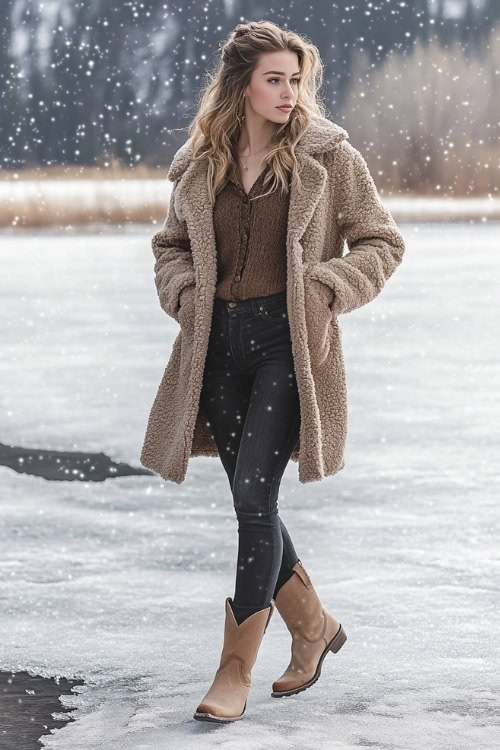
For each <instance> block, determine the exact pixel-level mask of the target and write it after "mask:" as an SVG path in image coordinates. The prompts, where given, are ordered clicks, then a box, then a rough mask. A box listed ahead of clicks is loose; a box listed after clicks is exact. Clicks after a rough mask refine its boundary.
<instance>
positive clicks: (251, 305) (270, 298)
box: [214, 290, 286, 312]
mask: <svg viewBox="0 0 500 750" xmlns="http://www.w3.org/2000/svg"><path fill="white" fill-rule="evenodd" d="M279 301H286V290H284V291H283V292H277V293H276V294H268V295H266V296H265V297H249V298H248V299H240V300H235V301H234V302H231V301H230V300H225V299H222V298H221V297H215V298H214V309H216V310H221V311H225V310H227V311H228V312H246V311H252V310H255V308H256V307H258V306H259V305H266V304H267V303H270V302H279Z"/></svg>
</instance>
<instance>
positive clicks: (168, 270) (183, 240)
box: [151, 180, 195, 322]
mask: <svg viewBox="0 0 500 750" xmlns="http://www.w3.org/2000/svg"><path fill="white" fill-rule="evenodd" d="M178 181H179V180H177V181H176V182H175V183H174V185H173V187H172V192H171V194H170V203H169V207H168V213H167V218H166V219H165V223H164V225H163V229H162V230H161V231H160V232H156V234H155V235H153V237H152V240H151V245H152V248H153V254H154V257H155V260H156V262H155V265H154V273H155V285H156V290H157V292H158V297H159V299H160V305H161V307H162V308H163V309H164V310H165V312H166V313H167V314H168V315H170V317H172V318H174V320H176V321H177V322H179V321H178V312H179V307H180V295H181V292H182V291H183V289H185V288H186V287H188V286H191V285H193V286H194V285H195V271H194V266H193V257H192V254H191V242H190V239H189V235H188V232H187V227H186V223H185V222H184V221H183V222H180V221H179V220H178V218H177V216H176V214H175V211H174V199H175V189H176V187H177V183H178Z"/></svg>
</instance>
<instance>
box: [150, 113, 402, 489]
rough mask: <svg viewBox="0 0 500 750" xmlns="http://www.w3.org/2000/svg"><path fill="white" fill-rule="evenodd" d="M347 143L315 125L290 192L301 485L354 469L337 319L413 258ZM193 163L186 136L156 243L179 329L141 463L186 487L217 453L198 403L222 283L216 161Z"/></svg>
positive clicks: (163, 290) (165, 296)
mask: <svg viewBox="0 0 500 750" xmlns="http://www.w3.org/2000/svg"><path fill="white" fill-rule="evenodd" d="M348 137H349V136H348V133H347V132H346V131H345V130H344V129H343V128H341V127H340V126H338V125H336V124H335V123H333V122H331V121H330V120H328V119H325V118H322V117H317V116H313V118H312V121H311V123H310V125H309V126H308V127H307V129H306V131H305V132H304V134H303V135H302V137H301V139H300V140H299V142H298V143H297V144H296V146H295V155H296V158H297V162H298V166H299V169H300V176H301V179H302V182H303V189H302V192H300V190H299V189H297V188H295V187H293V186H292V187H291V191H290V204H289V213H288V229H287V306H288V320H289V324H290V335H291V342H292V353H293V358H294V366H295V374H296V378H297V386H298V391H299V397H300V411H301V426H300V436H299V439H298V441H297V443H296V445H295V447H294V449H293V452H292V454H291V460H292V461H294V462H297V461H298V464H299V465H298V472H299V481H300V482H302V483H305V482H314V481H318V480H321V479H323V478H324V477H327V476H330V475H333V474H335V473H336V472H337V471H340V470H341V469H343V468H344V464H345V462H344V448H345V443H346V437H347V389H346V377H345V369H344V359H343V354H342V343H341V330H340V326H339V322H338V319H337V317H338V316H339V315H340V314H342V313H348V312H350V311H351V310H355V309H356V308H359V307H361V306H362V305H365V304H366V303H367V302H370V300H372V299H373V298H374V297H376V296H377V295H378V294H379V292H380V291H381V290H382V288H383V286H384V284H385V282H386V281H387V279H388V278H389V277H390V276H391V275H392V274H393V272H394V271H395V269H396V267H397V266H398V265H399V263H400V262H401V260H402V257H403V253H404V251H405V242H404V239H403V237H402V235H401V233H400V231H399V230H398V227H397V226H396V224H395V222H394V219H393V218H392V216H391V215H390V213H389V212H388V211H387V210H386V209H385V208H384V206H383V205H382V202H381V200H380V197H379V195H378V192H377V189H376V187H375V184H374V182H373V179H372V177H371V175H370V173H369V171H368V167H367V164H366V161H365V159H364V158H363V156H362V155H361V154H360V152H359V151H357V150H356V149H355V148H354V147H353V146H352V145H351V144H350V143H349V141H348V140H347V138H348ZM191 156H192V152H191V145H190V139H188V141H187V142H186V143H185V144H184V145H183V146H182V147H181V148H180V149H179V150H178V151H177V153H176V154H175V156H174V158H173V160H172V164H171V166H170V170H169V172H168V178H169V180H171V181H173V182H174V185H173V188H172V192H171V196H170V203H169V209H168V215H167V218H166V220H165V223H164V227H163V229H162V230H161V231H159V232H157V233H156V234H155V235H154V237H153V238H152V245H153V252H154V256H155V259H156V263H155V267H154V273H155V283H156V288H157V291H158V296H159V299H160V304H161V306H162V308H163V309H164V310H165V312H166V313H167V314H168V315H169V316H171V317H172V318H174V320H176V321H177V322H178V323H179V325H180V330H179V332H178V335H177V337H176V339H175V341H174V343H173V345H172V351H171V356H170V359H169V362H168V364H167V366H166V369H165V372H164V374H163V377H162V379H161V382H160V385H159V388H158V391H157V394H156V397H155V399H154V403H153V405H152V407H151V412H150V415H149V420H148V424H147V429H146V434H145V438H144V445H143V447H142V452H141V457H140V460H141V463H142V465H143V466H145V467H146V468H149V469H152V470H153V471H155V472H157V473H158V474H160V475H161V476H162V477H163V478H164V479H167V480H171V481H173V482H176V483H177V484H180V483H181V482H183V481H184V479H185V476H186V471H187V466H188V461H189V458H190V457H191V456H214V457H217V456H219V452H218V450H217V446H216V444H215V441H214V439H213V437H212V434H211V430H210V426H209V425H208V424H207V421H208V420H207V417H206V415H205V414H204V412H203V408H202V407H201V405H200V400H199V396H200V391H201V388H202V384H203V372H204V367H205V358H206V354H207V347H208V340H209V335H210V328H211V320H212V310H213V302H214V296H215V288H216V281H217V260H216V244H215V233H214V226H213V208H212V205H211V204H210V201H209V196H208V190H207V183H206V178H207V160H205V159H203V160H201V161H199V162H195V161H193V160H192V158H191ZM344 240H345V241H346V242H347V248H348V252H347V253H346V254H345V255H344V249H345V242H344ZM185 287H189V289H187V290H186V292H185V293H183V294H182V295H181V294H180V292H181V291H182V290H183V289H184V288H185Z"/></svg>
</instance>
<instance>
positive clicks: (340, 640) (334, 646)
mask: <svg viewBox="0 0 500 750" xmlns="http://www.w3.org/2000/svg"><path fill="white" fill-rule="evenodd" d="M346 640H347V636H346V634H345V630H344V628H343V627H342V625H341V626H340V628H339V629H338V631H337V634H336V635H335V637H334V638H333V640H332V642H331V643H330V651H333V653H334V654H336V653H337V651H338V650H339V648H341V647H342V646H343V645H344V643H345V642H346Z"/></svg>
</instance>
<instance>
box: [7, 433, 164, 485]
mask: <svg viewBox="0 0 500 750" xmlns="http://www.w3.org/2000/svg"><path fill="white" fill-rule="evenodd" d="M0 465H1V466H8V467H9V468H10V469H14V471H17V472H18V474H32V475H34V476H37V477H43V479H51V480H56V481H66V482H75V481H79V482H103V481H104V480H105V479H111V478H114V477H128V476H136V475H142V474H147V475H149V476H154V472H153V471H150V470H149V469H145V468H142V467H138V468H134V467H133V466H130V465H129V464H125V463H121V462H117V461H113V460H112V459H111V458H109V456H106V454H105V453H89V452H86V451H54V450H45V449H42V448H21V447H20V446H18V445H4V443H0Z"/></svg>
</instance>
